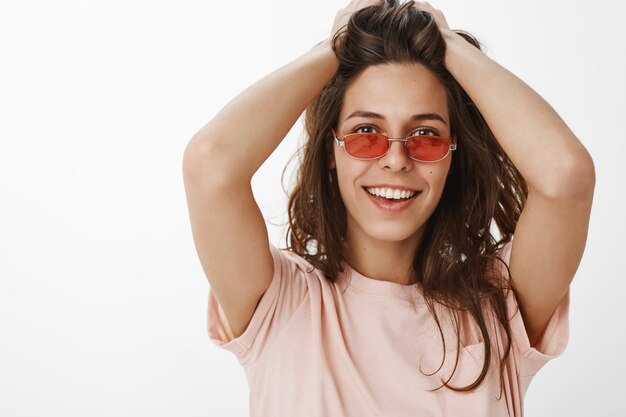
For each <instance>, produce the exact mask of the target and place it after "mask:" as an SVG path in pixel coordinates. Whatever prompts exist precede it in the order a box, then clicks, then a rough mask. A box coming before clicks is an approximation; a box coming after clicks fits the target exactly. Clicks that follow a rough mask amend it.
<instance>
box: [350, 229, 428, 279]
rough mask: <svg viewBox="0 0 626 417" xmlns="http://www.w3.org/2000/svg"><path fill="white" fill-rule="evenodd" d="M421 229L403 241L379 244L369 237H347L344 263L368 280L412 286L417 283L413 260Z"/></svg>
mask: <svg viewBox="0 0 626 417" xmlns="http://www.w3.org/2000/svg"><path fill="white" fill-rule="evenodd" d="M422 231H423V229H420V230H419V231H418V232H416V233H415V234H413V235H412V236H410V237H409V238H407V239H405V240H402V241H395V242H390V241H382V240H376V239H373V238H372V237H370V236H365V235H360V236H350V234H348V236H346V239H345V242H344V245H345V254H346V257H347V259H346V261H347V262H348V263H349V264H350V266H351V267H352V268H354V269H355V270H356V271H358V272H359V273H360V274H362V275H365V276H366V277H368V278H372V279H377V280H382V281H390V282H395V283H397V284H401V285H411V284H414V283H416V282H417V277H416V274H415V271H414V270H413V258H414V256H415V252H416V250H417V248H418V245H419V242H420V240H421V236H422Z"/></svg>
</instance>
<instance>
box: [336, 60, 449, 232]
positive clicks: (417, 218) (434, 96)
mask: <svg viewBox="0 0 626 417" xmlns="http://www.w3.org/2000/svg"><path fill="white" fill-rule="evenodd" d="M357 111H360V112H371V113H377V114H379V115H380V117H375V116H374V117H373V116H372V115H357V116H352V115H353V114H354V113H355V112H357ZM413 115H429V116H424V117H418V118H415V119H412V116H413ZM434 115H436V116H434ZM439 118H440V119H439ZM418 131H421V132H420V133H419V134H421V135H436V136H442V137H446V138H449V137H450V121H449V117H448V106H447V100H446V94H445V90H444V88H443V86H442V85H441V84H440V82H439V81H438V80H437V79H436V78H435V76H434V75H433V74H432V73H431V72H430V71H429V70H428V69H426V68H425V67H424V66H422V65H420V64H397V63H394V64H385V65H379V66H372V67H368V68H367V69H365V70H364V71H363V72H362V73H361V74H360V75H359V76H358V77H357V78H356V79H355V80H354V81H353V83H352V84H350V86H349V87H348V88H347V89H346V91H345V95H344V100H343V107H342V108H341V112H340V114H339V121H338V125H337V131H336V133H337V137H338V138H340V139H341V138H343V136H344V135H346V134H348V133H355V132H360V133H374V132H375V133H384V134H386V135H387V136H389V137H392V138H404V137H407V136H410V135H412V134H416V132H418ZM333 142H334V140H333ZM333 149H334V151H333V157H334V158H333V157H331V160H330V167H331V168H336V169H337V178H338V186H339V191H340V194H341V198H342V199H343V202H344V204H345V206H346V209H347V226H348V236H349V240H352V239H354V238H359V237H365V235H366V236H367V237H368V238H370V239H375V240H380V241H389V242H392V241H393V242H398V241H404V240H405V239H409V238H413V239H415V240H416V241H417V243H419V240H421V234H422V231H423V226H424V224H425V223H426V221H427V220H428V218H429V217H430V215H431V214H432V213H433V211H434V210H435V208H436V206H437V204H438V202H439V200H440V198H441V194H442V192H443V189H444V185H445V182H446V177H447V174H448V171H449V169H450V163H451V160H452V159H451V158H452V152H450V153H449V154H448V155H447V156H446V157H445V158H444V159H442V160H441V161H438V162H419V161H415V160H413V159H411V158H410V157H409V156H408V155H407V154H406V152H405V151H404V147H403V144H402V142H398V141H395V142H391V146H390V148H389V150H388V152H387V154H386V155H385V156H383V157H381V158H379V159H374V160H367V161H363V160H357V159H354V158H352V157H350V156H349V155H348V154H347V153H346V152H345V149H342V148H340V147H339V146H338V145H336V144H335V145H333ZM384 185H390V186H392V188H399V189H412V190H418V191H419V194H417V195H416V196H415V197H413V198H412V199H411V200H410V204H409V205H408V206H406V207H405V208H403V209H402V210H399V211H390V210H386V209H383V208H381V207H379V206H378V205H377V204H376V200H375V199H374V197H373V196H371V195H370V194H369V193H368V192H367V191H366V188H369V187H377V186H384Z"/></svg>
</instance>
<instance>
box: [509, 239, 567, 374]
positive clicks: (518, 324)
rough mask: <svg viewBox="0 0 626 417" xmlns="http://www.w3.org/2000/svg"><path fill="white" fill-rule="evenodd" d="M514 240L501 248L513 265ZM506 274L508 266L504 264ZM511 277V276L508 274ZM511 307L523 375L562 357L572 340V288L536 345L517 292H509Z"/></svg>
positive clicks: (510, 312) (511, 318) (515, 339)
mask: <svg viewBox="0 0 626 417" xmlns="http://www.w3.org/2000/svg"><path fill="white" fill-rule="evenodd" d="M512 243H513V240H511V241H510V242H508V243H506V244H505V245H504V247H503V248H502V251H501V258H502V259H503V260H504V261H505V262H506V264H507V265H509V260H510V257H511V248H512ZM502 268H503V270H504V273H505V274H506V268H504V266H502ZM505 276H507V277H508V275H505ZM506 301H507V308H508V314H509V320H510V326H511V333H512V339H513V345H514V348H516V349H517V351H518V355H519V357H518V361H519V363H518V365H519V370H520V376H522V377H524V376H531V375H535V374H536V373H537V372H538V371H539V370H540V369H541V368H542V367H543V366H544V365H545V364H546V363H547V362H549V361H550V360H552V359H554V358H557V357H559V356H560V355H561V354H562V353H563V351H565V348H566V346H567V343H568V340H569V304H570V290H569V289H568V290H567V292H566V293H565V295H564V296H563V298H562V299H561V301H560V303H559V304H558V306H557V307H556V309H555V311H554V313H552V316H551V317H550V320H549V321H548V324H547V326H546V329H545V331H544V333H543V336H542V337H541V339H540V340H539V342H538V343H537V345H536V346H534V347H531V346H530V340H529V339H528V333H527V332H526V327H525V325H524V320H523V318H522V314H521V311H520V310H519V305H518V303H517V298H516V297H515V294H514V293H513V291H508V292H507V297H506Z"/></svg>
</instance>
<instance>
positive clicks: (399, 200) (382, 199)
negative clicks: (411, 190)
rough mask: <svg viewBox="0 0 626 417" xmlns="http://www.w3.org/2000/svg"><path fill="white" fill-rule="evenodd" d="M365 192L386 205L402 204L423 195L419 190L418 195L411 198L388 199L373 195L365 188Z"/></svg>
mask: <svg viewBox="0 0 626 417" xmlns="http://www.w3.org/2000/svg"><path fill="white" fill-rule="evenodd" d="M363 191H365V192H366V193H367V194H368V195H369V196H370V197H372V198H375V199H376V200H379V201H384V202H386V203H400V202H402V201H410V200H413V199H414V198H415V197H417V196H419V195H420V194H421V193H422V190H417V191H416V193H415V194H413V196H412V197H409V198H386V197H380V196H378V195H374V194H371V193H370V192H368V191H367V189H366V188H365V187H363Z"/></svg>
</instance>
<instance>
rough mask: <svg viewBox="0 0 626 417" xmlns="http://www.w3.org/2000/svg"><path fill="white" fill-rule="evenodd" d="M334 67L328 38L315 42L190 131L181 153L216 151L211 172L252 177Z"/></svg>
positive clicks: (335, 67) (335, 69)
mask: <svg viewBox="0 0 626 417" xmlns="http://www.w3.org/2000/svg"><path fill="white" fill-rule="evenodd" d="M338 67H339V61H338V60H337V57H336V56H335V53H334V52H333V50H332V49H331V47H330V40H329V39H326V40H325V41H322V42H320V43H319V44H317V45H315V46H314V47H313V48H311V49H310V50H309V51H308V52H306V53H305V54H304V55H302V56H300V57H299V58H297V59H296V60H294V61H292V62H290V63H288V64H286V65H284V66H282V67H281V68H279V69H277V70H276V71H274V72H272V73H270V74H269V75H267V76H265V77H264V78H262V79H261V80H259V81H257V82H256V83H255V84H253V85H252V86H250V87H248V88H247V89H246V90H244V91H243V92H242V93H240V94H239V95H238V96H236V97H235V98H234V99H233V100H231V101H230V102H229V103H228V104H227V105H226V106H225V107H223V108H222V109H221V110H220V111H219V112H218V113H217V115H215V116H214V117H213V119H212V120H210V121H209V122H208V123H207V124H206V125H205V126H204V127H202V129H200V130H199V131H198V132H197V133H196V134H195V135H194V137H193V138H192V139H191V141H190V142H189V145H188V146H187V150H186V152H188V151H189V150H190V149H198V150H202V151H203V153H204V154H206V155H209V154H210V155H216V156H218V157H217V158H215V159H211V168H210V169H211V171H212V172H214V173H215V174H216V175H218V174H219V175H227V176H232V177H236V178H240V179H241V178H243V179H246V178H247V179H252V176H253V175H254V173H255V172H256V171H257V169H258V168H259V167H260V166H261V165H262V164H263V162H264V161H265V160H266V159H267V158H268V157H269V156H270V155H271V154H272V152H273V151H274V150H275V149H276V147H277V146H278V145H279V144H280V142H281V141H282V139H283V138H284V137H285V136H286V135H287V133H288V132H289V130H290V129H291V127H292V126H293V125H294V123H295V122H296V121H297V120H298V117H300V115H301V114H302V112H303V111H304V109H305V108H306V106H307V105H308V104H309V102H310V101H311V100H313V98H315V97H316V96H317V95H318V94H319V93H320V91H321V90H322V88H323V87H324V86H325V85H326V84H327V83H328V81H329V80H330V79H331V78H332V77H333V76H334V74H335V73H336V71H337V69H338ZM220 161H221V162H220Z"/></svg>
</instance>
